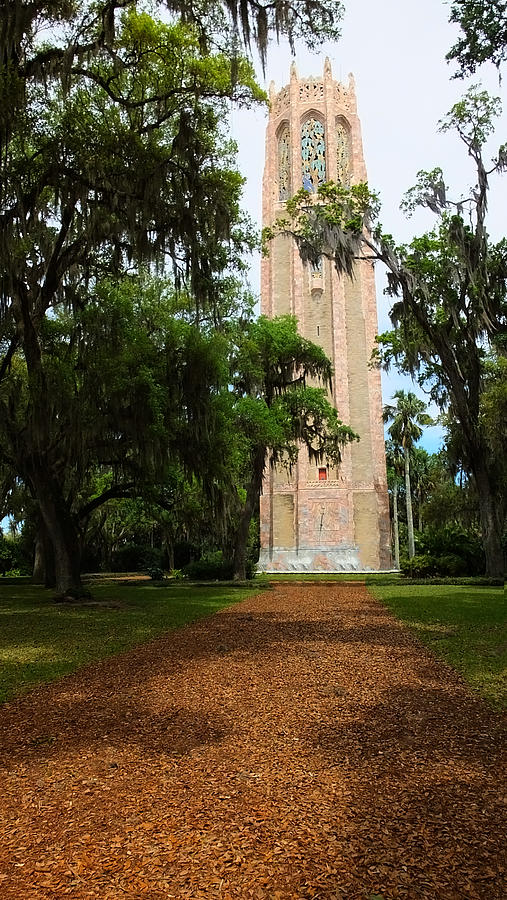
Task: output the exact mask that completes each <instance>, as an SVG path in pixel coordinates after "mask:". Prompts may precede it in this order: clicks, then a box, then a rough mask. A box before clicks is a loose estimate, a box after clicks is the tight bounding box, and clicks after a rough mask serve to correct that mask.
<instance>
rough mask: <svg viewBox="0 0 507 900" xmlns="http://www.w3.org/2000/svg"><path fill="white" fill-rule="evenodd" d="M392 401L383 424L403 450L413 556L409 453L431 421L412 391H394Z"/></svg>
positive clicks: (412, 541)
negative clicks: (385, 424) (394, 403)
mask: <svg viewBox="0 0 507 900" xmlns="http://www.w3.org/2000/svg"><path fill="white" fill-rule="evenodd" d="M393 400H396V406H389V405H387V406H384V422H391V423H392V424H391V425H390V426H389V428H388V429H387V430H388V433H389V435H390V437H391V438H392V440H393V441H394V442H395V443H396V444H398V445H399V446H400V447H401V448H402V450H403V457H404V464H405V465H404V468H405V495H406V504H407V528H408V555H409V558H410V559H411V558H412V557H413V556H415V542H414V519H413V515H412V494H411V490H410V451H411V450H412V447H413V446H414V444H415V443H416V442H417V441H418V440H419V438H420V437H421V435H422V426H423V425H432V424H433V420H432V419H431V417H430V416H428V414H427V413H426V404H425V402H424V400H420V399H419V397H416V395H415V394H413V393H412V391H408V393H405V391H404V390H399V391H396V393H395V394H394V397H393Z"/></svg>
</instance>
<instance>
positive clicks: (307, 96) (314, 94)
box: [299, 79, 324, 100]
mask: <svg viewBox="0 0 507 900" xmlns="http://www.w3.org/2000/svg"><path fill="white" fill-rule="evenodd" d="M323 97H324V85H323V83H322V81H314V80H313V79H310V80H309V81H305V82H304V83H303V84H300V86H299V99H300V100H322V99H323Z"/></svg>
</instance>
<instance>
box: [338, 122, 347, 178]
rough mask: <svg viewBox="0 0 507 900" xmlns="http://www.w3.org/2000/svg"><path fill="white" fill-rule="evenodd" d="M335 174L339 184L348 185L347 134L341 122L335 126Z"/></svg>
mask: <svg viewBox="0 0 507 900" xmlns="http://www.w3.org/2000/svg"><path fill="white" fill-rule="evenodd" d="M336 173H337V180H338V183H339V184H343V185H344V186H345V187H348V186H349V185H350V149H349V133H348V130H347V128H346V127H345V125H344V124H343V123H342V122H338V124H337V126H336Z"/></svg>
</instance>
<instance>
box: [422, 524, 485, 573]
mask: <svg viewBox="0 0 507 900" xmlns="http://www.w3.org/2000/svg"><path fill="white" fill-rule="evenodd" d="M419 543H420V547H421V552H422V553H423V554H428V555H430V556H433V557H434V558H435V560H437V559H445V560H448V562H447V563H442V566H443V567H444V568H445V567H446V565H447V566H452V567H454V568H455V569H456V568H458V569H459V571H456V572H455V571H449V568H447V569H446V571H445V572H444V571H442V574H449V575H454V574H460V575H465V574H466V575H481V574H482V573H483V572H484V569H485V562H486V561H485V557H484V550H483V548H482V545H481V542H480V539H479V536H478V535H477V534H476V533H475V532H474V531H471V530H468V529H466V528H463V526H462V525H456V524H449V525H445V526H444V527H443V528H429V529H428V530H427V531H425V532H423V534H421V535H420V540H419ZM450 557H453V558H454V560H455V562H454V563H451V561H450ZM457 560H461V561H462V563H461V565H460V564H459V563H458V562H457ZM437 571H438V572H440V568H439V567H438V566H437Z"/></svg>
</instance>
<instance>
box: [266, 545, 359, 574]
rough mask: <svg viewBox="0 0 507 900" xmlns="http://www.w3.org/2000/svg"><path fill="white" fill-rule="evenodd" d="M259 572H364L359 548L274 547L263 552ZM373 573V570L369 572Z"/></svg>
mask: <svg viewBox="0 0 507 900" xmlns="http://www.w3.org/2000/svg"><path fill="white" fill-rule="evenodd" d="M257 569H258V571H259V572H309V573H318V572H364V571H365V569H364V566H362V565H361V561H360V559H359V548H358V547H354V546H343V547H335V548H334V549H331V548H329V547H322V548H319V547H312V548H307V549H305V548H304V547H302V548H300V549H299V550H284V549H283V547H273V549H272V550H261V552H260V556H259V562H258V563H257ZM369 571H373V570H369Z"/></svg>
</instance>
